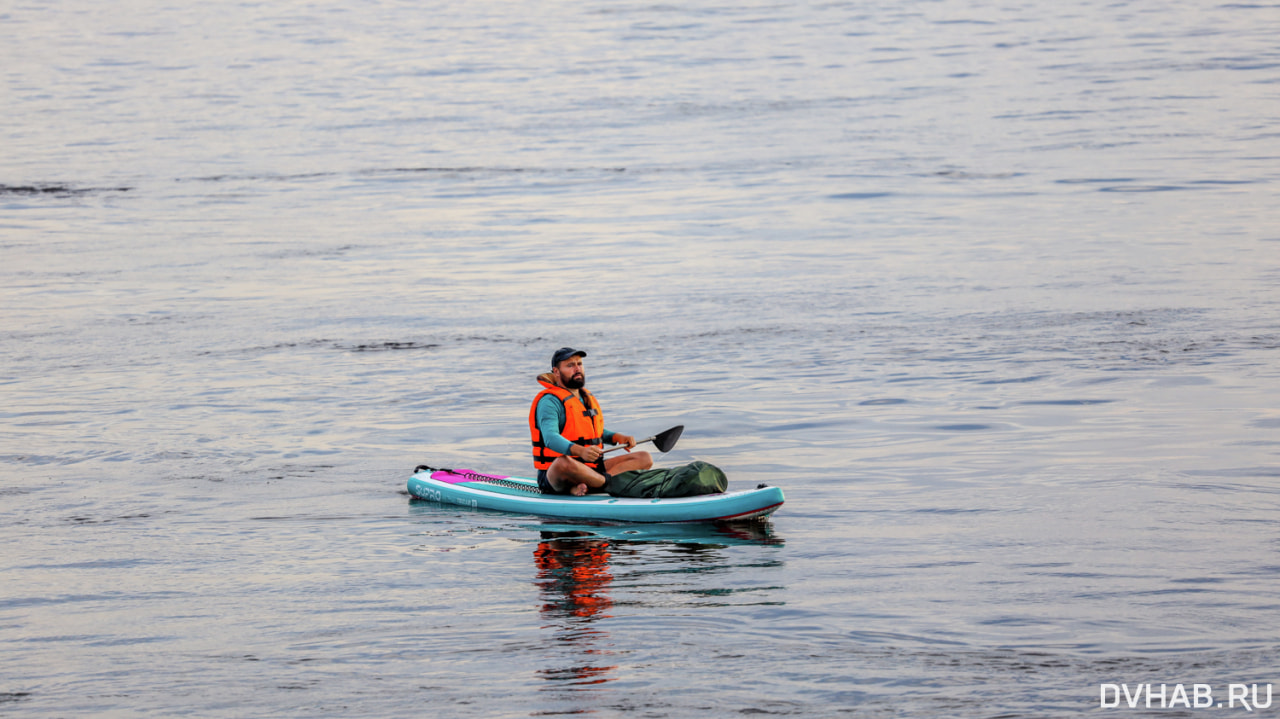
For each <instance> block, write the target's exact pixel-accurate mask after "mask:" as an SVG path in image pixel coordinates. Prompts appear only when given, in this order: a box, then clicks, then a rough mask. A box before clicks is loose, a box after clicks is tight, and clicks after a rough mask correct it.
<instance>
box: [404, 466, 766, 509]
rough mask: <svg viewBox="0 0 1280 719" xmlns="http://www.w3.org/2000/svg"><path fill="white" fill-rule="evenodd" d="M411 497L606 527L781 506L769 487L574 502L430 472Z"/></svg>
mask: <svg viewBox="0 0 1280 719" xmlns="http://www.w3.org/2000/svg"><path fill="white" fill-rule="evenodd" d="M409 494H410V495H412V496H414V497H417V498H418V499H425V500H429V501H432V502H441V503H444V504H456V505H459V506H462V507H472V508H475V509H491V510H496V511H500V512H515V513H517V514H531V515H535V516H539V517H562V518H566V519H580V520H588V521H604V522H740V521H746V520H752V519H760V518H763V517H767V516H769V515H770V514H773V512H774V511H775V510H777V509H778V507H781V506H782V502H783V496H782V490H781V489H779V488H778V487H769V486H765V485H761V486H759V487H757V488H755V489H746V490H738V491H733V492H721V493H719V494H702V495H698V496H695V497H671V498H664V499H634V498H629V497H614V496H611V495H608V494H588V495H586V496H585V497H573V496H569V495H565V494H543V493H542V492H541V491H540V490H539V489H538V482H537V481H536V480H533V479H527V478H524V477H505V476H502V475H495V474H484V473H480V472H473V471H470V470H465V469H441V470H432V469H430V468H421V469H419V471H417V472H415V473H414V474H413V476H412V477H410V478H409Z"/></svg>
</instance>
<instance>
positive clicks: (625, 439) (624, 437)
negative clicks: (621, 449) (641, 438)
mask: <svg viewBox="0 0 1280 719" xmlns="http://www.w3.org/2000/svg"><path fill="white" fill-rule="evenodd" d="M613 443H614V444H625V445H626V446H627V451H628V452H630V451H631V448H632V447H634V446H636V438H635V437H632V436H631V435H629V434H618V433H617V432H614V433H613Z"/></svg>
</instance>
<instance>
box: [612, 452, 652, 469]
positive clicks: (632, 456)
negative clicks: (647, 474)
mask: <svg viewBox="0 0 1280 719" xmlns="http://www.w3.org/2000/svg"><path fill="white" fill-rule="evenodd" d="M652 466H653V457H651V456H649V453H648V452H629V453H627V454H624V455H622V456H620V457H610V458H608V459H606V460H605V461H604V468H605V471H607V472H608V473H609V474H622V473H623V472H638V471H641V470H645V469H649V468H650V467H652Z"/></svg>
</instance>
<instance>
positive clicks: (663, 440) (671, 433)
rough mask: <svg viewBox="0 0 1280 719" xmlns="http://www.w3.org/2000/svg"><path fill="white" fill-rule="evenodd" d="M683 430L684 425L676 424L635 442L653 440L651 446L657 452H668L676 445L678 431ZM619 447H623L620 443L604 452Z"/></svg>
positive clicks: (678, 435) (678, 437) (618, 448)
mask: <svg viewBox="0 0 1280 719" xmlns="http://www.w3.org/2000/svg"><path fill="white" fill-rule="evenodd" d="M683 431H684V425H683V424H677V425H676V426H674V427H672V428H671V429H668V430H664V431H662V432H659V433H657V434H655V435H653V436H652V437H645V438H644V439H641V440H637V441H636V444H644V443H645V442H653V446H654V447H657V448H658V451H659V452H670V451H671V448H672V447H674V446H676V440H678V439H680V433H681V432H683ZM620 449H624V447H622V446H621V445H620V446H617V447H614V448H613V449H606V450H605V451H604V453H605V454H608V453H610V452H617V451H618V450H620Z"/></svg>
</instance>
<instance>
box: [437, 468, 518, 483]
mask: <svg viewBox="0 0 1280 719" xmlns="http://www.w3.org/2000/svg"><path fill="white" fill-rule="evenodd" d="M431 478H432V479H434V480H435V481H437V482H444V483H445V484H462V483H463V482H483V481H485V480H486V479H506V477H504V476H502V475H500V474H481V473H480V472H472V471H471V470H469V469H455V470H452V471H449V472H445V471H443V470H441V471H439V472H432V474H431Z"/></svg>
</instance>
